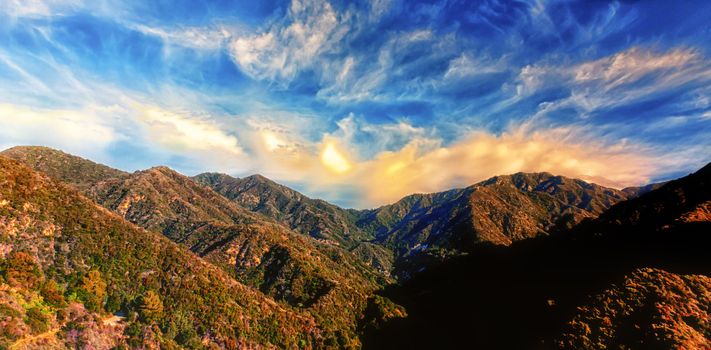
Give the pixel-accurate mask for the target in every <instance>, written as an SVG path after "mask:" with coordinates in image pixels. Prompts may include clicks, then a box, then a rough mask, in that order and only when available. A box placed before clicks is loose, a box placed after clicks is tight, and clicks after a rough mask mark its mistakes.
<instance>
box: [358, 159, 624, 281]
mask: <svg viewBox="0 0 711 350" xmlns="http://www.w3.org/2000/svg"><path fill="white" fill-rule="evenodd" d="M626 198H628V194H626V193H624V192H622V191H618V190H615V189H611V188H605V187H602V186H599V185H595V184H590V183H587V182H585V181H582V180H578V179H570V178H566V177H562V176H554V175H551V174H549V173H517V174H513V175H507V176H496V177H493V178H491V179H488V180H486V181H483V182H480V183H478V184H475V185H473V186H470V187H467V188H464V189H455V190H450V191H446V192H439V193H433V194H415V195H411V196H408V197H405V198H403V199H402V200H400V201H398V202H396V203H394V204H391V205H386V206H383V207H381V208H378V209H375V210H372V211H368V212H364V213H363V214H362V215H361V217H360V219H359V221H358V223H357V224H358V226H359V227H362V228H363V229H364V230H366V231H367V232H371V233H372V234H373V235H374V236H375V237H376V238H375V240H376V241H377V242H379V243H381V244H382V245H384V246H387V247H390V248H391V249H393V250H394V251H395V252H396V256H397V257H398V258H399V260H398V263H397V265H398V266H397V267H398V271H397V272H396V273H397V275H399V276H400V277H406V278H407V277H408V276H410V275H411V274H412V273H413V272H415V271H419V270H421V269H422V268H424V267H426V266H427V265H430V264H432V263H434V262H436V261H441V260H443V259H446V258H448V257H451V256H456V255H459V254H462V253H463V252H465V251H466V250H468V249H470V248H471V247H473V246H475V245H477V244H497V245H510V244H511V243H512V242H516V241H520V240H523V239H528V238H533V237H537V236H541V235H548V234H551V233H553V232H556V231H559V230H562V229H565V228H569V227H571V226H572V225H575V224H576V223H578V222H580V221H582V220H583V219H586V218H594V217H596V216H597V215H599V214H600V213H601V212H603V211H604V210H605V209H607V208H609V207H610V206H612V205H613V204H615V203H618V202H620V201H623V200H625V199H626Z"/></svg>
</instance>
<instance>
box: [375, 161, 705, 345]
mask: <svg viewBox="0 0 711 350" xmlns="http://www.w3.org/2000/svg"><path fill="white" fill-rule="evenodd" d="M710 179H711V175H710V174H709V171H708V167H706V168H704V169H702V170H700V171H699V172H697V173H695V174H692V175H690V176H687V177H685V178H682V179H679V180H676V181H671V182H669V183H667V184H666V185H664V186H663V187H661V188H659V189H657V190H654V191H651V192H649V193H647V194H645V195H642V196H641V197H639V198H637V199H634V200H630V201H626V202H621V203H619V204H617V205H615V206H613V207H612V208H611V209H609V210H608V211H607V212H605V213H604V214H602V215H601V216H600V217H599V219H592V220H589V221H586V222H583V223H581V224H579V225H578V226H576V227H574V228H573V229H572V230H564V231H561V232H559V233H558V234H555V235H553V236H547V237H539V238H535V239H530V240H524V241H520V242H515V243H513V244H511V245H510V246H508V247H504V246H489V247H487V246H484V245H479V246H475V247H474V248H472V249H470V250H468V251H467V253H468V255H467V256H464V257H459V258H454V259H451V260H449V261H447V262H445V263H443V264H441V265H439V266H435V267H432V268H431V269H429V270H427V271H425V272H423V273H420V274H417V275H415V276H414V277H413V278H412V279H411V280H409V281H407V282H405V283H403V285H402V286H400V287H392V288H390V289H389V290H387V291H386V292H385V293H384V295H386V296H388V297H389V298H390V299H392V300H393V301H395V302H396V303H398V304H400V305H403V306H405V307H406V309H407V312H408V314H409V317H408V318H406V319H403V320H394V321H391V322H389V323H388V324H386V325H383V326H382V327H381V328H380V330H377V331H373V332H371V333H370V334H369V335H368V336H367V337H366V340H365V345H366V348H433V347H437V348H452V349H454V348H461V347H468V348H485V349H486V348H497V349H539V348H540V349H555V348H581V347H583V348H591V349H603V348H610V347H613V348H617V347H619V346H623V345H627V346H631V347H633V348H637V347H639V348H673V347H676V346H682V347H683V346H686V347H687V348H693V347H695V346H697V345H699V344H702V348H703V347H704V346H709V345H710V344H711V341H710V340H709V335H710V334H711V328H709V324H710V322H709V319H708V317H709V316H708V315H709V312H708V308H707V305H708V302H707V301H708V290H709V289H711V285H710V284H709V279H708V278H705V277H703V276H680V275H705V276H707V277H708V275H709V274H710V273H711V258H709V255H708V248H709V247H710V246H711V236H710V235H709V232H711V222H709V221H708V220H705V219H703V218H706V217H707V216H705V214H706V213H707V211H706V208H707V206H706V203H708V201H709V200H711V189H710V188H709V180H710ZM692 217H693V218H694V219H693V220H690V219H688V218H692ZM645 268H654V269H656V270H646V269H645ZM660 270H664V271H660ZM630 281H631V282H630ZM682 281H685V282H682ZM630 283H632V284H637V286H632V287H633V288H634V290H628V288H627V287H628V286H629V285H630ZM650 285H655V286H656V287H650ZM625 290H627V291H626V292H625ZM591 295H597V296H596V297H590V296H591ZM582 305H584V306H582ZM581 306H582V307H581ZM704 307H705V308H704ZM699 308H700V309H699ZM620 310H623V311H620ZM618 312H623V314H618ZM626 315H627V316H626ZM667 316H668V317H671V318H670V319H668V320H667V321H660V320H659V319H658V317H667ZM606 317H607V318H606ZM654 325H660V326H661V327H659V328H655V327H656V326H654ZM601 326H604V328H603V329H600V328H599V327H601ZM650 327H651V329H650ZM590 332H593V333H590ZM411 334H417V335H418V337H416V338H413V337H409V336H408V335H411ZM589 341H593V342H592V343H589ZM581 344H586V345H585V346H583V345H581Z"/></svg>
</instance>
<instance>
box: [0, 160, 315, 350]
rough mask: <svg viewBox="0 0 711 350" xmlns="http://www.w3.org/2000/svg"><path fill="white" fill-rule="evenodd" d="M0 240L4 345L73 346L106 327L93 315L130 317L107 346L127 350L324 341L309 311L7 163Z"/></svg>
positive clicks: (0, 191) (1, 168)
mask: <svg viewBox="0 0 711 350" xmlns="http://www.w3.org/2000/svg"><path fill="white" fill-rule="evenodd" d="M0 241H1V244H0V245H1V247H2V249H0V251H2V261H1V263H2V264H1V265H2V267H3V268H2V281H1V283H0V295H8V296H10V297H8V298H3V299H1V300H0V313H1V314H2V317H3V323H2V326H1V327H0V328H1V329H0V331H1V332H2V333H1V334H0V341H2V342H4V343H5V344H7V345H12V344H13V343H14V342H15V341H19V342H31V341H32V339H33V337H32V336H34V337H38V338H39V337H46V338H51V337H55V340H56V339H59V340H60V341H62V342H65V344H67V345H68V346H69V345H71V344H77V346H80V345H81V342H82V341H86V340H85V338H83V337H88V338H86V339H99V338H100V335H101V334H95V333H96V332H97V331H101V330H102V329H103V328H106V327H103V326H102V325H107V324H110V323H111V322H112V321H110V318H109V321H106V322H104V321H102V320H101V318H97V317H99V316H103V315H107V314H109V313H111V312H117V311H121V312H123V313H125V314H126V315H127V316H128V317H127V319H126V322H125V324H124V325H123V326H121V327H125V332H124V334H125V339H122V338H121V337H114V339H115V340H116V342H117V343H119V344H117V345H121V344H120V343H122V342H123V343H127V344H128V345H130V346H132V347H142V346H143V345H141V343H145V344H144V345H145V346H151V344H150V343H157V344H161V346H163V347H175V346H176V345H181V346H187V347H196V346H202V345H201V344H205V345H206V346H208V345H210V344H212V345H213V346H219V347H228V348H235V347H237V346H242V347H245V346H249V347H257V346H260V345H261V346H266V347H271V346H277V347H290V348H294V347H297V346H308V345H309V344H311V346H316V347H320V346H323V342H324V340H325V339H326V338H328V336H327V335H326V334H323V333H322V332H321V331H320V330H319V328H318V327H317V325H316V322H315V320H314V319H313V317H312V316H310V315H309V314H308V313H306V312H301V311H299V310H296V309H292V308H289V307H284V306H283V305H280V304H277V303H275V302H274V301H272V300H270V299H269V298H267V297H265V296H264V295H263V294H262V293H260V292H257V291H254V290H252V289H251V288H249V287H246V286H245V285H243V284H241V283H239V282H236V281H235V280H234V279H233V278H231V277H230V276H229V275H228V274H227V273H225V272H223V271H222V270H221V269H218V268H215V267H214V266H212V265H210V264H208V263H206V262H205V261H203V260H202V259H200V258H198V257H197V256H195V255H194V254H191V253H189V252H187V251H185V250H183V249H182V248H180V247H179V246H178V245H176V244H174V243H172V242H171V241H169V240H168V239H167V238H164V237H162V236H161V235H157V234H155V233H152V232H148V231H145V230H143V229H140V228H138V227H136V226H134V225H133V224H131V223H129V222H127V221H125V220H124V219H122V218H121V217H119V216H117V215H115V214H113V213H111V212H109V211H107V210H105V209H103V208H101V207H99V206H98V205H96V204H95V203H94V202H92V201H91V200H89V199H87V198H86V197H84V196H82V195H81V194H79V193H78V192H77V191H76V190H75V189H73V188H71V187H68V186H66V185H64V184H62V183H61V182H58V181H57V180H54V179H51V178H49V177H47V176H45V175H41V174H39V173H37V172H34V171H33V170H31V169H29V168H28V167H26V166H24V165H22V164H20V163H18V162H16V161H14V160H10V159H8V158H6V157H0ZM82 315H83V316H82ZM92 315H95V316H92ZM92 320H94V321H92ZM107 322H108V323H107ZM96 323H99V325H98V326H97V325H96ZM107 327H108V326H107ZM108 328H111V327H108ZM105 331H107V330H105ZM92 332H93V333H92ZM107 332H108V331H107ZM97 337H99V338H97ZM82 339H84V340H82ZM77 342H78V343H77ZM157 344H155V345H154V346H156V345H157ZM95 345H97V344H95Z"/></svg>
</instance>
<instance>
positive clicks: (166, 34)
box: [133, 24, 232, 50]
mask: <svg viewBox="0 0 711 350" xmlns="http://www.w3.org/2000/svg"><path fill="white" fill-rule="evenodd" d="M133 28H135V29H136V30H138V31H140V32H142V33H145V34H148V35H152V36H156V37H159V38H161V39H162V40H163V41H164V42H165V43H168V44H171V45H179V46H183V47H188V48H194V49H200V50H217V49H220V48H221V47H223V45H224V43H225V41H226V40H228V39H229V38H230V36H231V35H232V34H231V32H230V31H229V30H228V29H227V28H224V27H215V28H209V27H175V28H160V27H150V26H146V25H142V24H139V25H135V26H133Z"/></svg>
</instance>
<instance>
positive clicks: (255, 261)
mask: <svg viewBox="0 0 711 350" xmlns="http://www.w3.org/2000/svg"><path fill="white" fill-rule="evenodd" d="M88 195H89V197H90V198H92V199H93V200H95V201H96V202H97V203H99V204H101V205H102V206H104V207H105V208H107V209H109V210H111V211H114V212H115V213H117V214H119V215H121V216H122V217H124V218H125V219H127V220H129V221H131V222H132V223H134V224H137V225H139V226H141V227H143V228H145V229H147V230H150V231H154V232H157V233H161V234H163V235H164V236H166V237H168V238H170V239H171V240H173V241H175V242H177V243H180V244H182V245H184V246H185V247H186V248H188V249H190V250H191V251H193V252H195V253H196V254H198V255H199V256H201V257H203V258H205V259H206V260H207V261H209V262H211V263H212V264H213V265H215V266H218V267H221V268H222V269H224V270H225V271H227V272H228V273H229V274H230V275H231V276H232V277H234V278H236V279H237V280H238V281H240V282H243V283H245V284H247V285H250V286H252V287H255V288H257V289H259V290H260V291H262V292H263V293H265V294H267V295H269V296H271V297H272V298H274V299H276V300H278V301H282V302H284V303H286V304H288V305H290V306H294V307H298V308H305V309H308V310H310V311H311V312H312V313H313V314H314V316H315V317H316V319H317V322H318V324H319V325H321V326H323V327H325V328H327V329H328V330H329V331H333V332H336V331H338V332H339V333H338V334H339V337H340V338H339V339H337V340H335V341H336V342H338V343H339V344H342V345H351V344H357V343H358V340H357V322H358V319H359V317H360V315H361V313H362V310H363V309H364V308H365V307H366V306H367V303H368V298H369V297H370V296H371V295H372V292H373V291H374V290H376V289H377V288H379V287H380V285H381V284H385V283H387V282H388V280H387V279H386V278H384V277H383V276H381V275H380V274H378V273H377V272H376V271H374V270H373V269H371V268H370V267H368V266H367V265H365V264H363V263H362V262H361V261H359V260H358V259H357V258H355V257H354V256H353V255H351V254H350V253H349V252H348V251H347V250H344V249H342V248H340V247H339V246H337V245H333V244H332V243H331V242H330V241H320V240H316V239H313V238H311V237H308V236H305V235H302V234H299V233H296V232H293V231H291V230H290V229H289V228H287V227H285V226H282V225H280V224H279V223H277V222H275V221H273V220H270V219H269V218H267V217H265V216H263V215H261V214H259V213H254V212H251V211H249V210H246V209H244V208H242V207H241V206H239V205H237V204H235V203H233V202H231V201H229V200H228V199H226V198H225V197H223V196H221V195H219V194H218V193H216V192H214V191H213V190H211V189H209V188H207V187H205V186H202V185H199V184H197V183H196V182H194V181H192V180H191V179H190V178H188V177H186V176H184V175H181V174H179V173H177V172H175V171H173V170H171V169H169V168H167V167H155V168H151V169H148V170H145V171H138V172H135V173H133V174H130V175H128V176H126V177H123V178H119V179H111V180H107V181H102V182H100V183H97V184H96V185H95V186H93V187H92V188H91V189H90V190H89V191H88Z"/></svg>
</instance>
